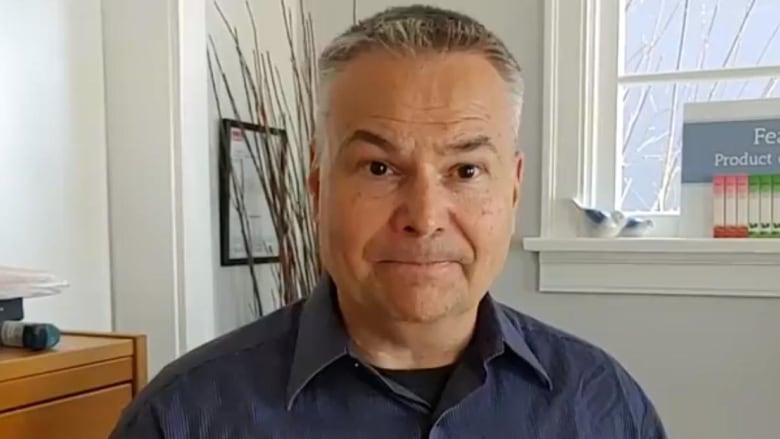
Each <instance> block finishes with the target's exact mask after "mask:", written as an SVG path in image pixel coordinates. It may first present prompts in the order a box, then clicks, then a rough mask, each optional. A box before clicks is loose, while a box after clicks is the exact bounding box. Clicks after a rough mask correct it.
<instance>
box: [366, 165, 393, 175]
mask: <svg viewBox="0 0 780 439" xmlns="http://www.w3.org/2000/svg"><path fill="white" fill-rule="evenodd" d="M368 170H369V172H371V175H375V176H377V177H381V176H383V175H387V173H388V172H389V171H390V168H389V167H388V166H387V164H385V163H382V162H376V161H374V162H371V163H369V164H368Z"/></svg>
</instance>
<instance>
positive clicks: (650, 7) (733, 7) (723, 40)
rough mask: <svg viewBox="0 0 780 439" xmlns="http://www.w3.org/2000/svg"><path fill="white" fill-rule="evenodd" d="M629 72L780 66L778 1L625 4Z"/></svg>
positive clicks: (644, 0) (627, 0)
mask: <svg viewBox="0 0 780 439" xmlns="http://www.w3.org/2000/svg"><path fill="white" fill-rule="evenodd" d="M623 2H624V4H623V7H624V11H625V15H624V20H623V26H624V29H623V31H624V41H623V46H624V57H623V59H624V72H625V74H632V73H655V72H668V71H676V70H702V69H719V68H724V67H750V66H766V65H778V64H780V41H778V40H780V35H778V33H779V32H778V31H779V30H780V18H779V17H780V1H778V0H623Z"/></svg>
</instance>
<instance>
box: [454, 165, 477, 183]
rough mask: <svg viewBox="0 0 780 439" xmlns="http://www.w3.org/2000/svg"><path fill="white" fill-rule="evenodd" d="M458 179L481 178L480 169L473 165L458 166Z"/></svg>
mask: <svg viewBox="0 0 780 439" xmlns="http://www.w3.org/2000/svg"><path fill="white" fill-rule="evenodd" d="M456 173H457V174H458V178H460V179H462V180H471V179H474V178H476V177H477V176H479V173H480V168H479V166H477V165H473V164H463V165H458V166H457V168H456Z"/></svg>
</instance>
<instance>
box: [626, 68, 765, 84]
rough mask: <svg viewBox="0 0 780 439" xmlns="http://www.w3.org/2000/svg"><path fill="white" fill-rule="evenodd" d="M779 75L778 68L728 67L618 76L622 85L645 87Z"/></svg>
mask: <svg viewBox="0 0 780 439" xmlns="http://www.w3.org/2000/svg"><path fill="white" fill-rule="evenodd" d="M777 75H780V66H777V65H771V66H756V67H730V68H724V69H710V70H682V71H672V72H653V73H632V74H627V75H623V76H620V77H619V78H618V81H620V83H621V84H623V85H646V84H658V83H664V82H678V81H681V82H685V81H713V80H714V81H718V80H728V79H747V78H766V77H772V76H777Z"/></svg>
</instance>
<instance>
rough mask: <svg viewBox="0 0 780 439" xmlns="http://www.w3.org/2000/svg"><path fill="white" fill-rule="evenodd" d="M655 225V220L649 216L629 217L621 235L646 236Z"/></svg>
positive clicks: (631, 236)
mask: <svg viewBox="0 0 780 439" xmlns="http://www.w3.org/2000/svg"><path fill="white" fill-rule="evenodd" d="M654 226H655V224H654V223H653V220H651V219H649V218H633V217H629V218H627V219H626V224H625V225H624V226H623V230H621V231H620V236H623V237H630V238H638V237H641V236H645V235H646V234H647V232H649V231H650V230H651V229H652V228H653V227H654Z"/></svg>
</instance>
